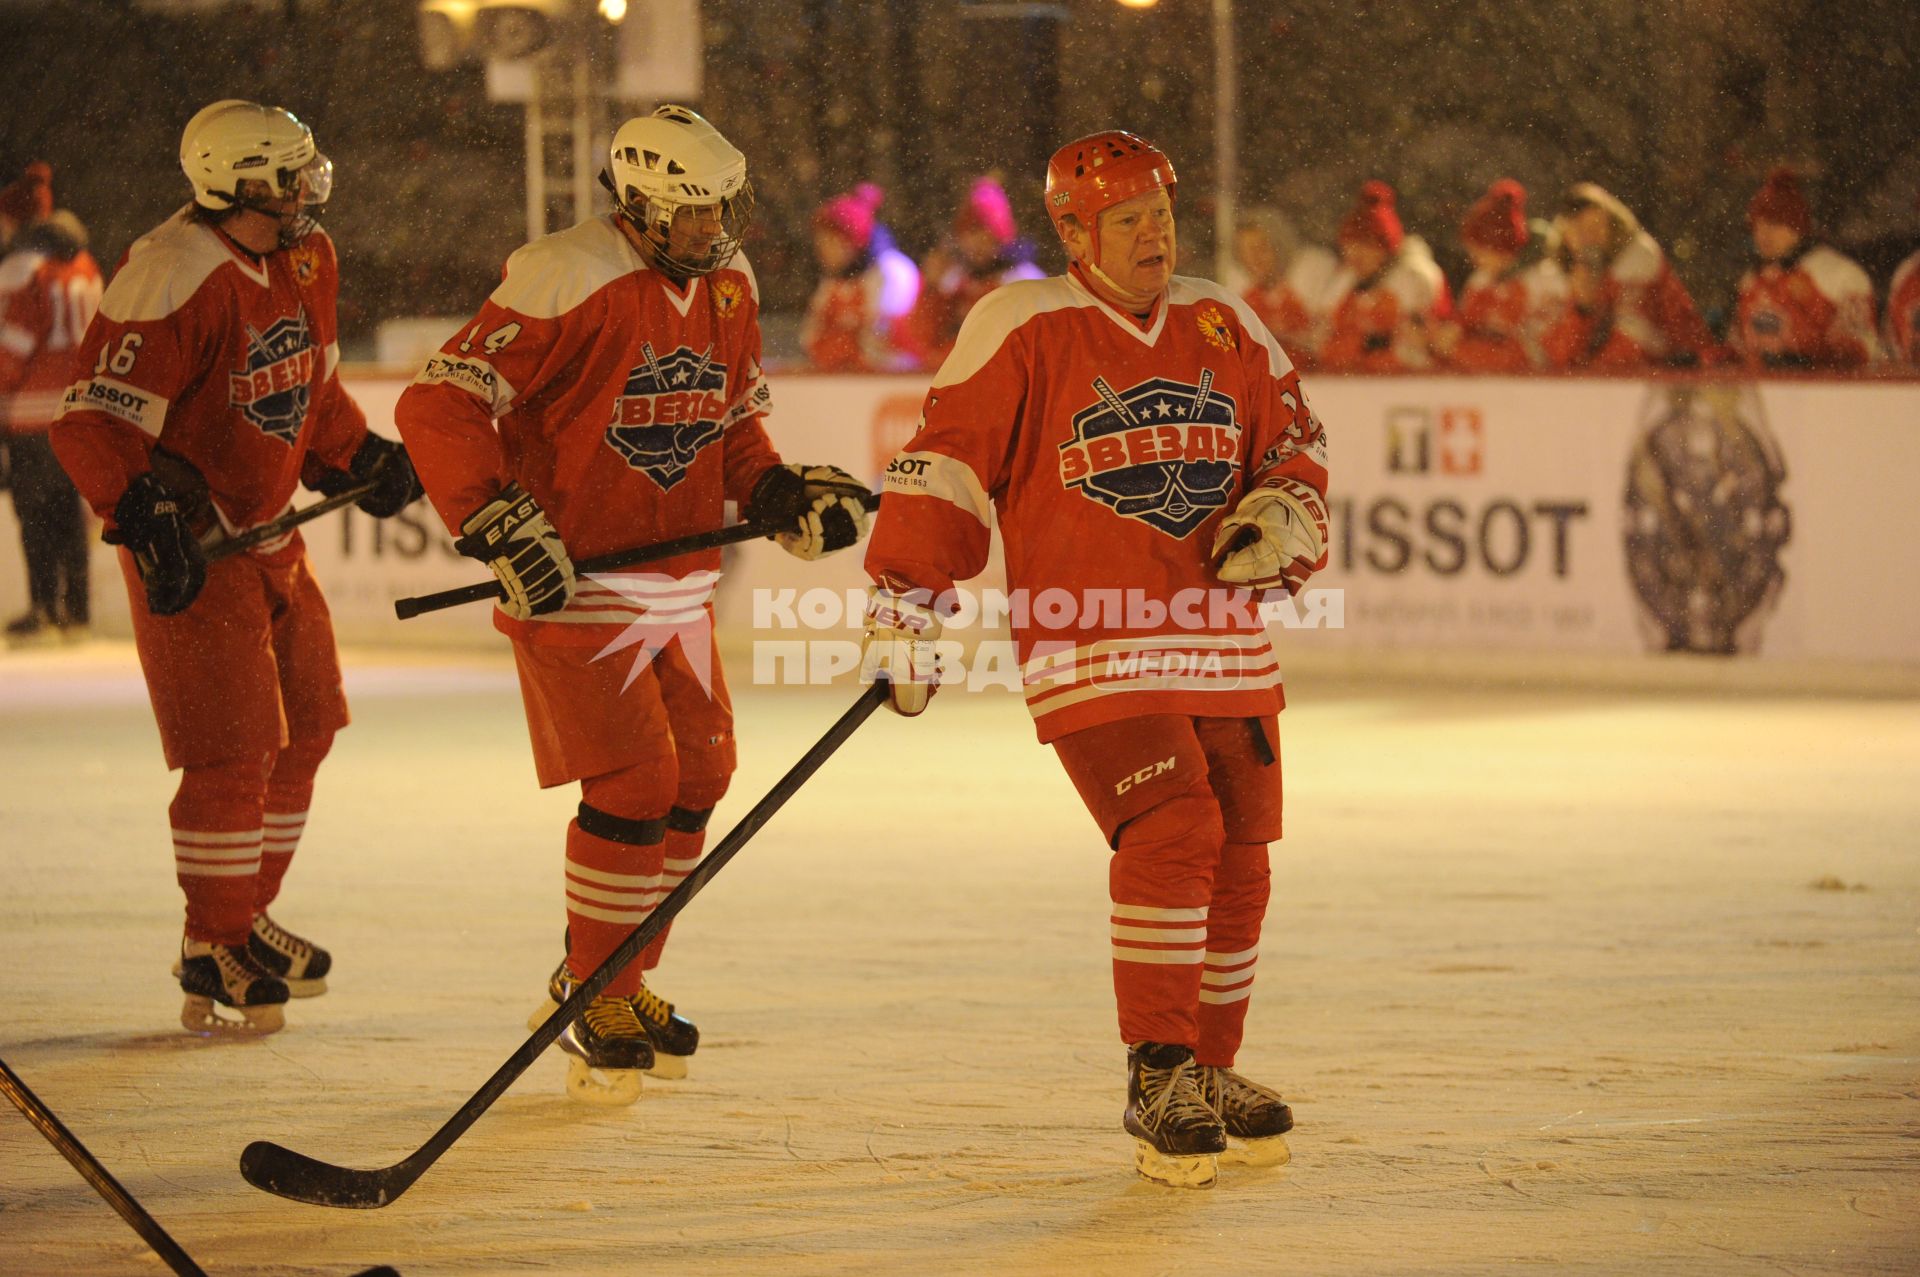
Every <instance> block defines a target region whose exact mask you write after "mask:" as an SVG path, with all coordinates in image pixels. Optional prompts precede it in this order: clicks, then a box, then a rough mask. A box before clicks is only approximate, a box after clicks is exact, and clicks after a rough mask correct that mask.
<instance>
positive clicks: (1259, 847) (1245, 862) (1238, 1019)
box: [1194, 842, 1270, 1068]
mask: <svg viewBox="0 0 1920 1277" xmlns="http://www.w3.org/2000/svg"><path fill="white" fill-rule="evenodd" d="M1269 889H1270V881H1269V873H1268V868H1267V845H1266V844H1265V843H1243V842H1230V843H1228V844H1227V845H1226V846H1225V847H1224V848H1223V849H1222V850H1221V852H1220V866H1219V868H1218V869H1216V870H1214V874H1213V905H1212V907H1211V909H1210V910H1209V911H1208V914H1207V950H1206V960H1205V962H1204V964H1203V965H1202V966H1201V969H1200V1045H1199V1046H1198V1047H1197V1048H1195V1050H1194V1057H1195V1058H1196V1059H1197V1060H1199V1061H1200V1063H1202V1064H1210V1065H1214V1066H1217V1067H1219V1068H1232V1067H1233V1060H1234V1056H1235V1055H1236V1054H1238V1052H1239V1050H1240V1039H1241V1037H1242V1035H1243V1034H1244V1033H1245V1030H1246V1024H1247V999H1248V998H1249V997H1250V996H1251V995H1252V993H1253V968H1254V965H1255V962H1256V961H1257V960H1258V958H1259V956H1260V924H1261V922H1262V921H1263V920H1264V919H1265V918H1266V916H1267V896H1268V893H1269Z"/></svg>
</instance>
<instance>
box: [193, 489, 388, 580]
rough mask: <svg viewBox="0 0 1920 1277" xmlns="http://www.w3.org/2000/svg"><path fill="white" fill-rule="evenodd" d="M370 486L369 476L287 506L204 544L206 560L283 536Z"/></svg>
mask: <svg viewBox="0 0 1920 1277" xmlns="http://www.w3.org/2000/svg"><path fill="white" fill-rule="evenodd" d="M374 487H375V483H374V481H373V480H371V479H370V480H368V481H367V482H365V483H361V484H356V485H354V486H353V487H351V488H348V489H347V490H346V491H345V492H336V493H334V494H333V495H332V496H330V497H327V498H325V499H323V500H320V501H316V502H314V503H313V504H312V505H309V506H302V507H301V508H300V509H298V510H289V511H287V512H286V513H285V514H283V515H281V516H280V517H279V518H277V519H269V520H267V522H265V523H261V524H256V525H255V526H253V527H251V528H248V529H247V530H246V531H245V532H239V533H236V534H234V535H233V536H230V537H227V538H225V539H224V540H220V541H215V542H214V543H213V544H212V545H210V546H208V547H207V562H209V563H211V562H213V561H214V560H215V559H225V558H231V557H232V556H233V555H236V554H239V553H240V552H241V551H243V550H251V549H252V548H253V547H254V546H256V545H260V544H262V543H264V542H267V541H271V540H273V539H274V538H275V537H280V536H285V535H286V534H287V533H289V532H291V531H293V530H294V529H295V528H297V527H299V526H300V525H301V524H303V523H311V522H313V521H314V520H315V519H317V518H319V517H320V516H321V515H323V514H332V513H333V512H334V511H335V510H338V509H339V508H340V507H341V506H343V505H352V504H353V503H354V502H355V501H358V500H359V499H360V498H361V497H364V496H366V495H367V494H368V493H369V492H372V491H373V489H374Z"/></svg>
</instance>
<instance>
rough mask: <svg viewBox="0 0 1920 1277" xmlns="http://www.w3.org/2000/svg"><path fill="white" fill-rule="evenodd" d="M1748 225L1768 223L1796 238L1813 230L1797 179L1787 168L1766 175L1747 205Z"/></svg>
mask: <svg viewBox="0 0 1920 1277" xmlns="http://www.w3.org/2000/svg"><path fill="white" fill-rule="evenodd" d="M1747 220H1748V221H1749V222H1772V223H1773V224H1774V225H1776V226H1784V227H1786V228H1787V229H1788V230H1791V231H1792V232H1793V233H1794V234H1796V235H1806V234H1808V233H1809V232H1811V231H1812V230H1813V215H1812V214H1811V213H1809V212H1808V211H1807V197H1806V196H1805V195H1802V194H1801V193H1800V179H1799V178H1797V177H1795V176H1794V175H1793V170H1792V169H1790V168H1777V169H1774V170H1773V171H1772V172H1771V173H1768V174H1767V180H1766V181H1764V182H1762V183H1761V184H1760V190H1759V192H1758V193H1756V194H1755V195H1754V197H1753V203H1751V204H1749V205H1747Z"/></svg>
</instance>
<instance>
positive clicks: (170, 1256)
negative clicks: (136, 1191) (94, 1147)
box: [0, 1060, 400, 1277]
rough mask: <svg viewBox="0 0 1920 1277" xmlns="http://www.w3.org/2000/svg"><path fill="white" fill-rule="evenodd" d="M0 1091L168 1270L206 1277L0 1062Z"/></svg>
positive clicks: (376, 1276) (371, 1274)
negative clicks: (164, 1263) (105, 1200)
mask: <svg viewBox="0 0 1920 1277" xmlns="http://www.w3.org/2000/svg"><path fill="white" fill-rule="evenodd" d="M0 1091H4V1092H6V1096H7V1098H8V1099H9V1100H12V1101H13V1106H14V1107H15V1108H17V1109H19V1110H20V1112H21V1113H23V1114H25V1115H26V1119H27V1121H29V1122H31V1123H33V1126H34V1129H35V1130H37V1131H39V1132H40V1133H41V1134H42V1135H44V1136H46V1137H47V1142H48V1143H49V1144H51V1145H53V1146H54V1147H55V1148H57V1149H59V1150H60V1155H61V1156H62V1157H64V1158H66V1159H67V1160H68V1161H69V1162H71V1163H73V1169H74V1170H76V1171H79V1172H80V1178H82V1179H84V1180H86V1181H87V1183H89V1184H91V1185H93V1188H94V1191H95V1192H97V1193H99V1194H100V1196H102V1197H104V1198H106V1199H107V1204H108V1205H109V1206H111V1207H113V1209H114V1210H115V1211H116V1212H118V1213H119V1215H120V1218H121V1219H124V1220H126V1221H127V1223H129V1224H131V1225H132V1226H133V1231H134V1232H136V1233H139V1234H140V1238H141V1240H142V1241H144V1242H146V1243H147V1245H149V1246H151V1247H152V1248H153V1253H154V1254H156V1255H158V1256H160V1258H161V1259H162V1260H164V1261H165V1262H166V1265H167V1267H169V1268H171V1269H173V1271H174V1272H176V1273H179V1274H181V1277H206V1270H205V1269H204V1268H202V1267H200V1265H198V1264H196V1263H194V1262H193V1257H192V1256H191V1255H189V1254H187V1252H186V1251H184V1250H182V1249H180V1243H179V1242H176V1241H174V1240H173V1238H172V1237H171V1236H169V1235H168V1233H167V1230H166V1229H164V1228H162V1227H160V1221H159V1220H157V1219H155V1218H154V1217H153V1216H151V1215H149V1214H147V1211H146V1208H145V1207H143V1206H141V1205H140V1203H139V1202H136V1201H135V1200H133V1194H131V1193H129V1192H128V1191H127V1190H126V1189H125V1188H123V1187H122V1186H121V1184H120V1181H119V1180H117V1179H115V1178H114V1177H113V1176H112V1174H110V1173H109V1172H108V1170H107V1168H106V1167H104V1166H102V1165H101V1164H100V1162H99V1159H97V1158H96V1157H94V1155H93V1154H92V1153H90V1152H88V1151H87V1146H86V1145H84V1144H82V1143H81V1142H80V1141H79V1140H78V1139H76V1138H74V1134H73V1132H72V1131H69V1130H68V1129H67V1127H66V1123H64V1122H62V1121H61V1120H60V1119H59V1118H58V1117H56V1116H54V1112H53V1110H52V1109H50V1108H48V1107H47V1106H46V1103H45V1101H43V1100H42V1099H41V1098H40V1097H39V1096H37V1095H35V1094H34V1093H33V1091H32V1090H31V1089H30V1088H29V1087H28V1086H27V1084H26V1083H25V1082H23V1081H21V1080H20V1075H19V1074H18V1073H15V1072H14V1071H13V1070H12V1069H11V1068H9V1067H8V1065H7V1062H6V1061H5V1060H0ZM354 1277H400V1274H398V1273H396V1272H395V1271H394V1270H393V1269H391V1268H388V1267H386V1266H385V1265H381V1266H380V1267H378V1268H369V1269H366V1270H365V1271H364V1272H360V1273H356V1274H355V1275H354Z"/></svg>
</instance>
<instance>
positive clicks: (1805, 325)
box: [1733, 244, 1880, 368]
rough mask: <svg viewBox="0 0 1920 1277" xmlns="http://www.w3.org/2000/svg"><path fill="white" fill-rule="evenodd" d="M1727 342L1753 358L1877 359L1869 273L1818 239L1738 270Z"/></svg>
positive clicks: (1844, 363)
mask: <svg viewBox="0 0 1920 1277" xmlns="http://www.w3.org/2000/svg"><path fill="white" fill-rule="evenodd" d="M1733 347H1734V349H1735V350H1737V351H1738V352H1739V353H1740V356H1741V357H1742V358H1743V359H1745V360H1746V361H1747V363H1749V364H1753V365H1768V366H1772V365H1779V364H1782V363H1792V364H1805V365H1806V366H1808V367H1813V368H1860V367H1864V366H1865V365H1867V364H1870V363H1877V362H1879V358H1880V341H1879V338H1878V337H1877V336H1875V334H1874V331H1873V281H1872V280H1870V279H1868V278H1867V272H1866V271H1864V270H1862V269H1860V265H1859V263H1857V262H1855V261H1854V260H1853V259H1852V258H1850V257H1846V256H1843V255H1841V254H1839V253H1836V252H1834V251H1833V250H1832V249H1831V248H1827V247H1826V246H1824V245H1818V244H1816V245H1814V246H1812V247H1810V248H1808V249H1807V250H1806V251H1805V252H1803V253H1800V254H1798V255H1797V256H1796V257H1795V258H1793V259H1792V260H1791V261H1785V262H1768V263H1766V264H1764V265H1762V266H1760V267H1757V268H1755V269H1753V270H1749V271H1748V272H1747V273H1746V274H1744V275H1742V276H1741V277H1740V300H1739V303H1738V305H1737V306H1736V308H1735V311H1734V325H1733Z"/></svg>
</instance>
